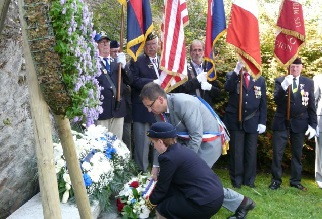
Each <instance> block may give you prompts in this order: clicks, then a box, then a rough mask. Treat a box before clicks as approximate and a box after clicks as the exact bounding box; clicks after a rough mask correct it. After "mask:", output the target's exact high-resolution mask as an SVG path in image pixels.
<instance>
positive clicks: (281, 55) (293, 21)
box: [274, 0, 305, 67]
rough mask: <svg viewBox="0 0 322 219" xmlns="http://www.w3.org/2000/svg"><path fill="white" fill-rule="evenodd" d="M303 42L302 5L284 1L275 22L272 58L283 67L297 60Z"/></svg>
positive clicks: (296, 2)
mask: <svg viewBox="0 0 322 219" xmlns="http://www.w3.org/2000/svg"><path fill="white" fill-rule="evenodd" d="M304 42H305V25H304V19H303V10H302V5H301V4H300V3H299V1H296V0H284V1H282V3H281V6H280V12H279V16H278V20H277V34H276V39H275V47H274V56H275V58H276V59H277V60H278V61H279V62H280V64H281V65H282V66H284V67H288V66H289V65H290V64H291V63H293V61H294V60H295V59H296V58H297V56H298V53H299V50H300V48H301V47H302V46H303V45H304Z"/></svg>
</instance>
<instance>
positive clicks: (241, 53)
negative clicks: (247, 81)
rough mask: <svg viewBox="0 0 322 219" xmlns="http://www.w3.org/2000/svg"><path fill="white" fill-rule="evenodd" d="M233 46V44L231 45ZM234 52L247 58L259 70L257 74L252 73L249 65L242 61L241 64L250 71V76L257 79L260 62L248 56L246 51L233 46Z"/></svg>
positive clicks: (260, 67)
mask: <svg viewBox="0 0 322 219" xmlns="http://www.w3.org/2000/svg"><path fill="white" fill-rule="evenodd" d="M231 45H232V44H231ZM233 46H234V45H233ZM234 49H235V52H236V53H237V54H238V55H239V56H243V57H245V58H246V59H248V60H249V61H250V62H251V63H253V65H254V66H255V67H256V68H257V69H258V70H259V73H258V74H257V75H255V74H254V72H252V70H251V69H250V67H249V66H248V65H247V63H245V62H243V64H244V65H245V66H246V68H247V69H248V71H249V72H250V74H251V76H252V78H253V79H255V80H257V79H258V78H259V77H260V76H261V73H262V66H261V65H260V64H258V63H257V62H256V60H255V59H254V58H253V57H252V56H250V55H249V54H248V53H246V52H245V51H243V50H242V49H240V48H238V47H236V46H234ZM240 58H241V57H240Z"/></svg>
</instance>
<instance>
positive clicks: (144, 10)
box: [118, 0, 153, 61]
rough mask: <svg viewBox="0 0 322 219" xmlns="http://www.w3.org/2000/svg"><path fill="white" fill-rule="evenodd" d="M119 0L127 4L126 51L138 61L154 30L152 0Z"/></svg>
mask: <svg viewBox="0 0 322 219" xmlns="http://www.w3.org/2000/svg"><path fill="white" fill-rule="evenodd" d="M118 1H119V2H120V3H121V4H122V5H124V6H127V45H126V52H127V53H128V54H129V55H130V56H131V57H132V58H133V59H134V61H136V60H137V57H138V56H139V55H140V53H141V51H142V49H143V47H144V42H145V40H146V38H147V36H148V35H149V33H151V32H152V30H153V24H152V13H151V6H150V0H118Z"/></svg>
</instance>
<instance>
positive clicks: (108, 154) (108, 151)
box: [105, 147, 116, 159]
mask: <svg viewBox="0 0 322 219" xmlns="http://www.w3.org/2000/svg"><path fill="white" fill-rule="evenodd" d="M114 153H116V150H115V148H112V147H108V148H107V149H106V151H105V156H106V157H107V158H108V159H112V156H113V154H114Z"/></svg>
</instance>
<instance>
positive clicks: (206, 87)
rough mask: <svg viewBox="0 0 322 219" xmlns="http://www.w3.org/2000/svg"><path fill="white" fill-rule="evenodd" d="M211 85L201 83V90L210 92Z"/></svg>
mask: <svg viewBox="0 0 322 219" xmlns="http://www.w3.org/2000/svg"><path fill="white" fill-rule="evenodd" d="M211 87H212V85H211V84H210V83H208V82H207V81H202V82H201V90H211Z"/></svg>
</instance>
